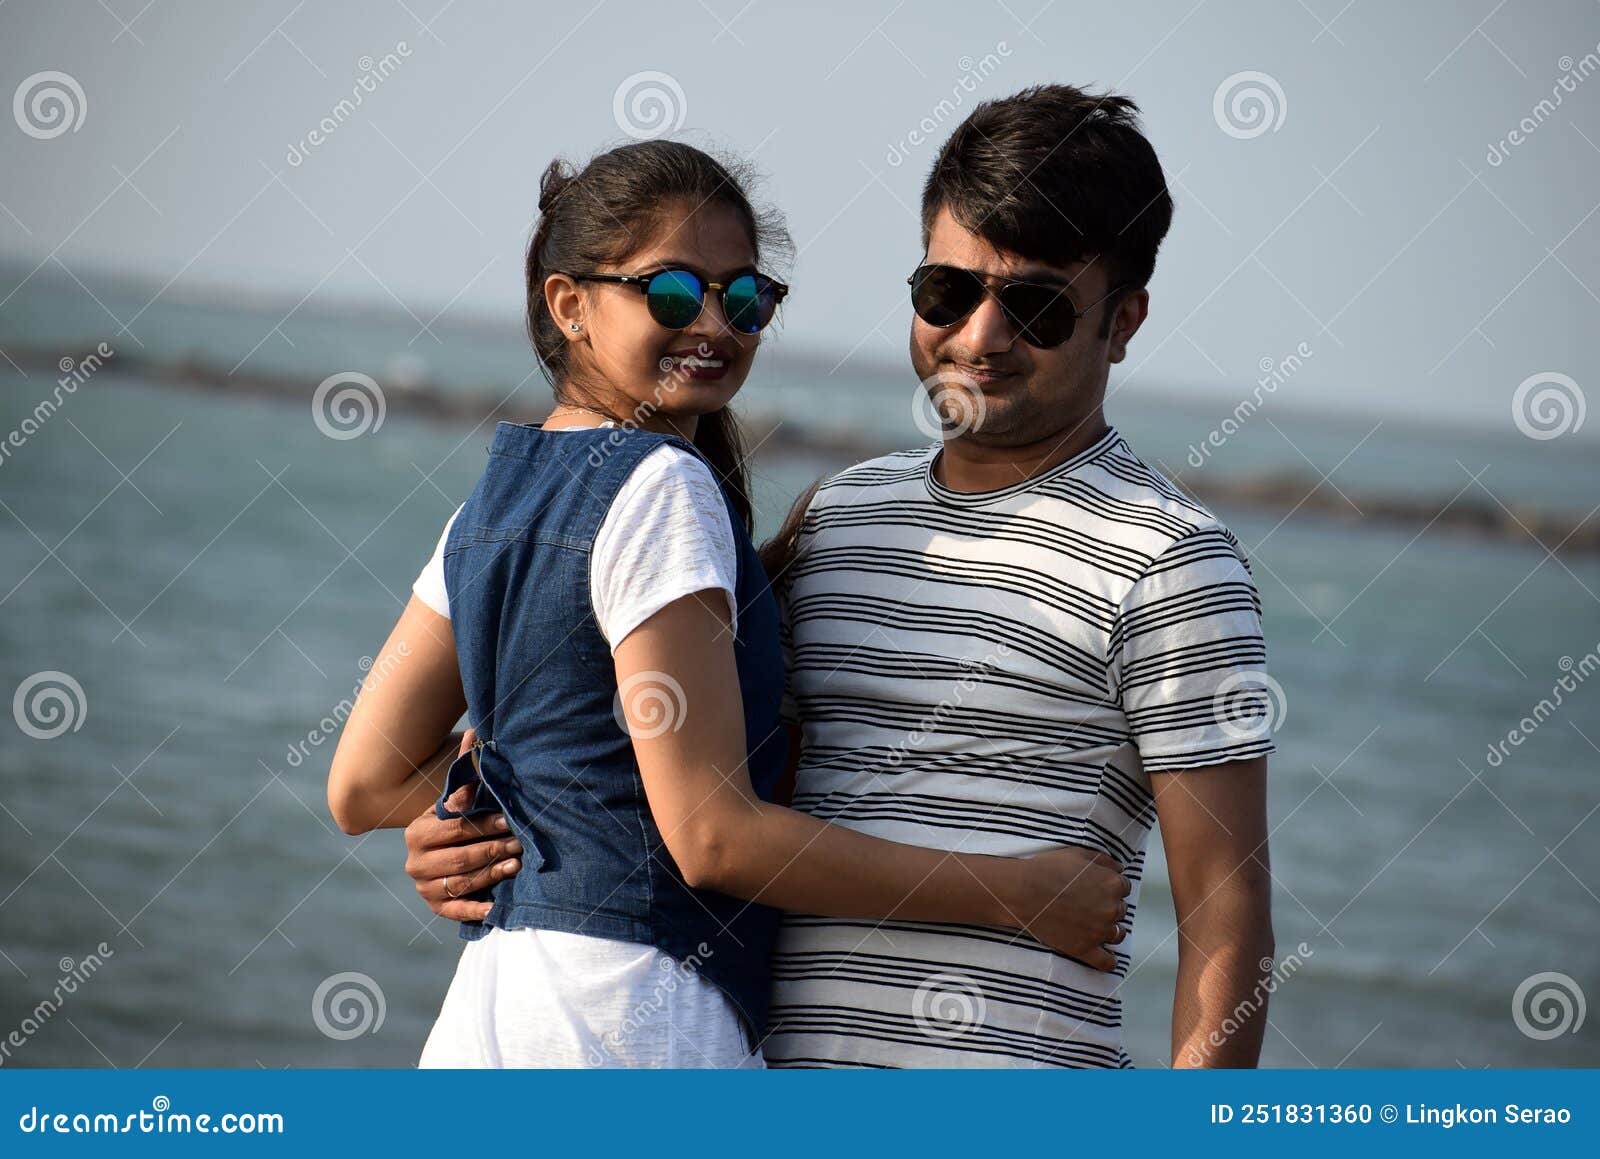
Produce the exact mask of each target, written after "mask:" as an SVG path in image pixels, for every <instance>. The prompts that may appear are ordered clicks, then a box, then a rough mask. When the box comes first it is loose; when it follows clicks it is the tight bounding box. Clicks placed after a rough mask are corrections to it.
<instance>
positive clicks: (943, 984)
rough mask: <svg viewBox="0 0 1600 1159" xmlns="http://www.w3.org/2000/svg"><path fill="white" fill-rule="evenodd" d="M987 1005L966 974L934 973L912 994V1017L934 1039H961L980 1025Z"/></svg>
mask: <svg viewBox="0 0 1600 1159" xmlns="http://www.w3.org/2000/svg"><path fill="white" fill-rule="evenodd" d="M988 1010H989V1004H988V1002H987V1001H985V999H984V997H983V989H982V988H981V987H980V986H979V985H978V984H977V983H976V982H974V981H973V980H972V979H971V978H968V977H967V976H966V975H965V974H934V975H932V976H930V977H929V978H927V979H926V980H925V981H924V982H923V983H922V985H920V986H918V987H917V990H916V993H914V994H913V995H912V996H911V1020H912V1021H913V1022H915V1023H916V1024H917V1028H918V1029H919V1030H921V1031H922V1032H923V1033H924V1034H929V1035H932V1036H933V1037H934V1038H944V1039H952V1038H961V1037H963V1036H964V1035H967V1034H970V1033H971V1032H972V1031H973V1030H974V1029H976V1028H977V1027H979V1026H982V1025H983V1020H984V1017H985V1015H987V1013H988Z"/></svg>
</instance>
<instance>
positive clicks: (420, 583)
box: [411, 507, 461, 620]
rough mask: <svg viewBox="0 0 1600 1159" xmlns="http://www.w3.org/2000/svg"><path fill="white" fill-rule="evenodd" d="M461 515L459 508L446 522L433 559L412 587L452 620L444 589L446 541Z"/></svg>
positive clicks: (426, 602)
mask: <svg viewBox="0 0 1600 1159" xmlns="http://www.w3.org/2000/svg"><path fill="white" fill-rule="evenodd" d="M460 514H461V508H459V507H457V508H456V510H455V515H452V516H450V518H449V519H447V520H445V525H444V530H443V531H442V532H440V533H439V546H438V547H436V548H434V549H433V558H432V559H430V560H428V562H427V563H426V564H424V565H423V568H422V572H421V574H419V575H418V576H417V578H416V581H415V582H414V583H412V585H411V591H412V593H413V594H414V595H415V596H416V597H417V599H419V600H421V601H422V602H423V603H425V604H427V605H428V606H429V607H430V608H432V609H433V610H434V611H436V612H438V613H439V614H440V615H441V616H443V617H444V618H445V619H447V620H448V619H449V618H450V595H449V593H448V592H446V591H445V587H444V541H445V540H447V539H449V538H450V528H451V527H452V526H453V525H454V524H455V521H456V515H460Z"/></svg>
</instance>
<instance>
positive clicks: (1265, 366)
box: [1189, 342, 1312, 470]
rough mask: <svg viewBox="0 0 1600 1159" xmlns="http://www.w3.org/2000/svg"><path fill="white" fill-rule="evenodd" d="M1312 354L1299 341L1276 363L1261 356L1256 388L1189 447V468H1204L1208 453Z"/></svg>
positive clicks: (1240, 424) (1249, 415)
mask: <svg viewBox="0 0 1600 1159" xmlns="http://www.w3.org/2000/svg"><path fill="white" fill-rule="evenodd" d="M1311 354H1312V350H1311V344H1310V343H1308V342H1301V343H1300V344H1298V345H1297V346H1296V347H1295V348H1294V351H1293V352H1292V353H1290V354H1288V355H1287V356H1285V357H1283V358H1279V359H1276V360H1275V359H1273V358H1272V357H1271V356H1269V355H1268V356H1263V357H1262V359H1261V362H1260V363H1259V364H1258V365H1259V367H1260V370H1261V377H1260V378H1258V379H1256V385H1255V389H1254V390H1252V391H1251V392H1250V397H1249V398H1246V399H1241V400H1240V402H1239V405H1238V406H1236V407H1234V408H1233V413H1232V414H1230V415H1229V416H1228V417H1227V418H1225V419H1223V420H1222V422H1221V423H1219V424H1218V425H1217V426H1216V427H1213V428H1212V429H1211V431H1210V432H1209V433H1208V434H1207V435H1206V437H1205V438H1204V439H1202V440H1200V442H1198V443H1190V444H1189V466H1191V467H1194V468H1195V469H1196V470H1198V469H1199V468H1201V467H1203V466H1205V463H1206V460H1207V459H1208V458H1210V457H1211V452H1212V451H1215V450H1221V449H1222V447H1223V445H1224V444H1225V443H1227V441H1228V440H1229V439H1231V438H1232V437H1233V436H1234V435H1236V434H1238V433H1239V431H1240V430H1241V429H1242V428H1243V427H1244V424H1245V422H1246V421H1247V420H1249V418H1250V417H1251V416H1252V415H1254V414H1255V413H1256V411H1258V410H1260V409H1261V404H1262V402H1263V401H1265V396H1266V395H1269V394H1276V393H1277V392H1278V388H1279V387H1280V386H1282V385H1283V384H1284V383H1286V382H1288V381H1289V379H1290V378H1292V377H1293V376H1294V375H1295V373H1296V372H1297V371H1299V369H1300V368H1301V367H1302V366H1304V365H1305V363H1306V360H1307V359H1309V358H1310V357H1311Z"/></svg>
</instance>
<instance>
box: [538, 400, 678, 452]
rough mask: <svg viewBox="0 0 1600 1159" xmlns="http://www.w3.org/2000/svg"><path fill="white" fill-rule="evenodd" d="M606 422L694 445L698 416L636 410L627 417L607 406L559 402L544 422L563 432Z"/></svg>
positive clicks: (552, 428)
mask: <svg viewBox="0 0 1600 1159" xmlns="http://www.w3.org/2000/svg"><path fill="white" fill-rule="evenodd" d="M607 422H612V423H615V424H616V425H617V426H619V427H637V428H639V429H640V430H645V431H657V432H659V433H661V434H667V435H677V436H678V437H679V438H681V439H684V440H685V441H687V442H691V443H692V442H694V435H695V428H696V426H697V425H698V424H697V416H695V415H668V414H663V413H662V412H660V411H651V412H645V410H644V408H642V407H635V408H634V413H633V415H632V416H631V417H628V416H626V415H623V414H619V413H616V412H614V411H612V410H610V409H607V408H604V407H599V406H590V405H588V404H585V403H574V402H558V403H556V406H555V409H554V410H552V411H551V412H550V414H549V417H547V418H546V419H545V421H544V425H545V426H546V427H549V428H550V429H551V430H564V429H566V428H567V427H597V426H601V425H602V424H604V423H607Z"/></svg>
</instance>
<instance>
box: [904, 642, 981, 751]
mask: <svg viewBox="0 0 1600 1159" xmlns="http://www.w3.org/2000/svg"><path fill="white" fill-rule="evenodd" d="M1009 655H1011V646H1010V645H1008V644H996V645H995V649H994V651H993V652H990V653H989V654H988V655H986V656H984V657H982V658H980V659H973V658H971V657H967V656H963V657H961V659H960V661H959V663H960V665H961V667H962V668H963V669H965V670H966V671H968V672H972V673H980V672H987V671H988V670H989V669H990V668H991V667H993V666H994V663H995V662H996V661H997V660H1001V659H1003V658H1005V657H1006V656H1009ZM977 687H978V679H977V677H976V676H975V675H969V676H963V677H962V678H961V679H960V680H957V681H956V682H955V684H954V685H953V686H952V687H951V690H950V694H949V695H948V696H941V697H940V698H939V701H938V703H937V704H935V705H934V706H933V707H932V708H931V709H929V710H928V711H927V712H926V713H924V714H923V716H922V718H921V719H920V720H918V721H917V726H916V727H915V728H913V729H911V730H910V731H909V732H907V733H906V737H905V740H904V741H902V742H901V743H900V744H897V745H896V746H895V747H894V748H893V749H891V750H890V751H889V753H888V755H887V756H885V757H884V763H885V764H887V765H889V766H890V767H891V768H898V767H899V766H900V764H901V763H902V762H903V761H904V760H905V758H906V752H907V751H908V750H910V749H916V748H921V747H922V742H923V741H925V740H927V739H928V737H929V736H930V735H931V734H933V733H934V732H935V731H937V730H938V728H939V726H940V724H941V723H943V721H944V718H945V717H947V716H949V715H950V714H951V713H952V712H954V711H955V710H956V709H958V708H960V707H961V705H962V704H963V703H964V702H965V700H966V697H967V694H968V693H969V692H971V691H972V690H973V689H975V688H977Z"/></svg>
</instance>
